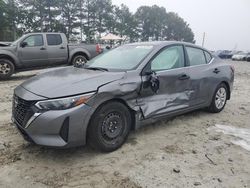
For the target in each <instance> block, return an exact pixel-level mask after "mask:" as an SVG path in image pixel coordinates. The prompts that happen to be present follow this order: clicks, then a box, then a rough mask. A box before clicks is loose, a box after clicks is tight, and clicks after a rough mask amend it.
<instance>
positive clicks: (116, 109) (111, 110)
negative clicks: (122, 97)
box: [88, 102, 132, 152]
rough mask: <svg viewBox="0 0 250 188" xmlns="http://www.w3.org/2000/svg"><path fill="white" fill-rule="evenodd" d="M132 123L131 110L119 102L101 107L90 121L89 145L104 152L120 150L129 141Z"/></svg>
mask: <svg viewBox="0 0 250 188" xmlns="http://www.w3.org/2000/svg"><path fill="white" fill-rule="evenodd" d="M131 121H132V119H131V114H130V111H129V109H128V108H127V107H126V106H125V105H123V104H121V103H119V102H110V103H107V104H104V105H102V106H100V107H99V108H98V109H97V111H96V112H95V113H94V115H93V118H92V119H91V121H90V125H89V128H88V143H89V144H90V145H91V146H92V147H94V148H95V149H98V150H100V151H104V152H111V151H114V150H116V149H118V148H119V147H121V146H122V145H123V143H124V142H125V141H126V140H127V137H128V135H129V132H130V128H131Z"/></svg>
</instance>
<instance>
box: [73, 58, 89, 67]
mask: <svg viewBox="0 0 250 188" xmlns="http://www.w3.org/2000/svg"><path fill="white" fill-rule="evenodd" d="M74 63H75V65H77V66H79V65H83V64H85V63H86V62H85V59H84V58H82V57H78V58H77V59H76V60H75V62H74Z"/></svg>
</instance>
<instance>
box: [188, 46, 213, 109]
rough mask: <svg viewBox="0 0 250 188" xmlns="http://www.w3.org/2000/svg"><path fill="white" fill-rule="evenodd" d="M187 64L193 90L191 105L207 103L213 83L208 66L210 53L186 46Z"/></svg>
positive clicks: (211, 73) (210, 58)
mask: <svg viewBox="0 0 250 188" xmlns="http://www.w3.org/2000/svg"><path fill="white" fill-rule="evenodd" d="M185 48H186V52H187V57H188V58H187V59H188V64H189V76H190V83H191V89H192V90H193V91H194V93H193V97H192V98H191V100H190V105H191V106H196V105H202V104H204V103H207V101H208V97H209V95H211V94H210V90H211V89H212V88H211V85H213V74H214V73H213V71H214V70H212V69H211V66H210V62H211V60H212V57H211V55H210V54H209V53H208V52H206V51H204V50H203V49H200V48H197V47H193V46H186V47H185Z"/></svg>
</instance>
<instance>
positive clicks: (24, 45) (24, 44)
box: [20, 42, 28, 48]
mask: <svg viewBox="0 0 250 188" xmlns="http://www.w3.org/2000/svg"><path fill="white" fill-rule="evenodd" d="M27 45H28V43H27V42H22V43H21V45H20V46H21V47H22V48H25V47H26V46H27Z"/></svg>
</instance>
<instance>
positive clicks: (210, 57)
mask: <svg viewBox="0 0 250 188" xmlns="http://www.w3.org/2000/svg"><path fill="white" fill-rule="evenodd" d="M204 53H205V56H206V60H207V63H209V62H210V61H211V60H212V56H211V55H210V53H208V52H206V51H204Z"/></svg>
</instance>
